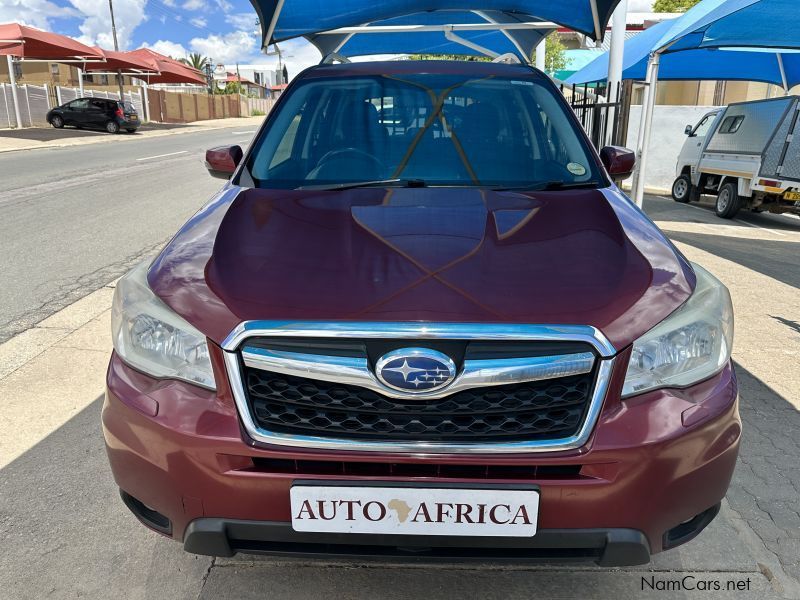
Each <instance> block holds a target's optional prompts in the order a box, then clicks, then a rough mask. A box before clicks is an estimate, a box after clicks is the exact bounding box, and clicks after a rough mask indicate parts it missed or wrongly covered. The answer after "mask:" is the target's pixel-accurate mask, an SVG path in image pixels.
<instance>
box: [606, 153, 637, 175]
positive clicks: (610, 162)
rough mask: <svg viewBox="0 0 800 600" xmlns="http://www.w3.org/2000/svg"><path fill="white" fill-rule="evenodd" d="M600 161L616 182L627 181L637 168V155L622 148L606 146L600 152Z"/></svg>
mask: <svg viewBox="0 0 800 600" xmlns="http://www.w3.org/2000/svg"><path fill="white" fill-rule="evenodd" d="M600 160H601V161H602V162H603V166H604V167H605V168H606V171H608V174H609V175H610V176H611V179H613V180H614V181H618V180H622V179H627V178H628V177H630V176H631V175H632V174H633V168H634V167H635V166H636V153H634V152H633V150H628V149H627V148H622V147H620V146H606V147H605V148H603V149H602V150H600Z"/></svg>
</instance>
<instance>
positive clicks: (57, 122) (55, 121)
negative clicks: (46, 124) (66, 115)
mask: <svg viewBox="0 0 800 600" xmlns="http://www.w3.org/2000/svg"><path fill="white" fill-rule="evenodd" d="M50 125H52V126H53V127H55V128H56V129H61V128H62V127H63V126H64V119H63V118H62V117H61V116H60V115H53V118H52V119H50Z"/></svg>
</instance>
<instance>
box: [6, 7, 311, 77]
mask: <svg viewBox="0 0 800 600" xmlns="http://www.w3.org/2000/svg"><path fill="white" fill-rule="evenodd" d="M114 15H115V21H116V26H117V37H118V39H119V44H120V49H121V50H133V49H135V48H140V47H142V46H146V47H150V48H153V49H154V50H156V51H158V52H161V53H163V54H167V55H169V56H173V57H175V58H181V57H183V56H185V55H186V53H188V52H200V53H201V54H203V55H204V56H208V57H210V58H212V59H213V60H214V62H215V63H219V62H222V63H225V64H226V65H227V66H229V67H231V66H233V65H234V64H235V63H236V62H237V61H238V62H239V63H241V64H248V63H257V64H274V63H275V62H276V58H275V57H274V56H264V55H263V54H262V53H261V52H260V48H259V46H260V35H259V34H258V31H259V27H258V25H257V24H256V19H257V16H256V13H255V10H254V9H253V7H252V5H251V4H250V2H249V0H114ZM6 22H20V23H24V24H26V25H32V26H34V27H38V28H40V29H46V30H48V31H55V32H57V33H62V34H64V35H69V36H71V37H74V38H76V39H78V40H80V41H81V42H84V43H88V44H90V45H99V46H101V47H103V48H108V49H113V48H114V42H113V38H112V37H111V19H110V16H109V10H108V1H107V0H0V23H6ZM281 49H282V50H283V52H284V57H285V60H286V63H287V65H288V67H289V70H290V71H293V73H292V74H296V73H297V72H298V70H300V69H301V68H304V67H305V66H307V65H309V64H315V63H316V62H318V61H319V58H320V57H319V53H318V52H317V51H316V49H314V48H313V47H310V45H309V44H306V43H304V42H302V41H297V42H287V43H286V44H282V45H281Z"/></svg>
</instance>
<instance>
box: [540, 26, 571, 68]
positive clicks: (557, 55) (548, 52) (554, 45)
mask: <svg viewBox="0 0 800 600" xmlns="http://www.w3.org/2000/svg"><path fill="white" fill-rule="evenodd" d="M566 50H567V48H566V46H564V44H562V43H561V39H560V38H559V37H558V34H557V33H556V34H551V35H548V36H547V38H545V41H544V70H545V71H546V72H547V74H548V75H553V74H554V73H555V72H556V71H563V70H564V69H566V68H567V55H566ZM532 62H534V63H535V62H536V52H535V51H534V53H533V61H532Z"/></svg>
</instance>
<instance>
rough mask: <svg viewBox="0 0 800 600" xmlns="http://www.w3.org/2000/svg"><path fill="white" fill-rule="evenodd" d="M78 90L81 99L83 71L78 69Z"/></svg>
mask: <svg viewBox="0 0 800 600" xmlns="http://www.w3.org/2000/svg"><path fill="white" fill-rule="evenodd" d="M78 88H79V89H80V91H81V97H83V69H81V68H80V67H78Z"/></svg>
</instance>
